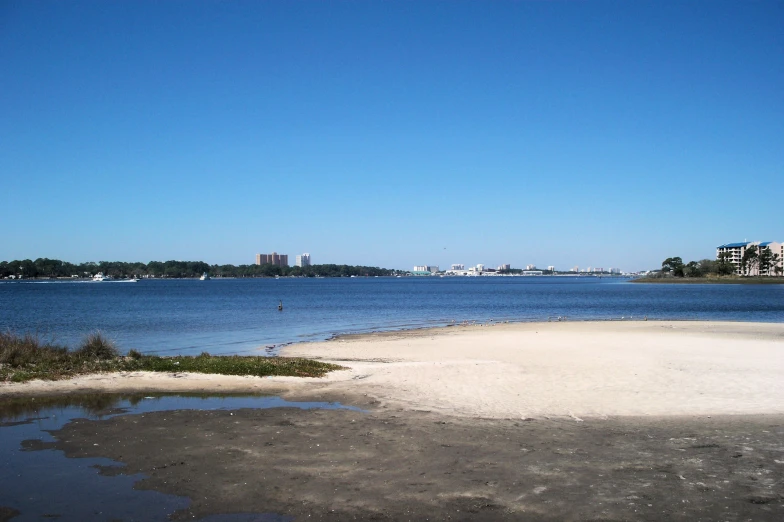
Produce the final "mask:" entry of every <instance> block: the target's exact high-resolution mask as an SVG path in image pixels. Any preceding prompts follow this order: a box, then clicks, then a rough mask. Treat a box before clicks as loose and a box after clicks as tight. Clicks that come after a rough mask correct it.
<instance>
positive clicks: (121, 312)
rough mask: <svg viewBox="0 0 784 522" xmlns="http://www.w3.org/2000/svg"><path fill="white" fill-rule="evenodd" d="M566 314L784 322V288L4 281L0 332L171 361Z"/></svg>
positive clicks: (449, 281)
mask: <svg viewBox="0 0 784 522" xmlns="http://www.w3.org/2000/svg"><path fill="white" fill-rule="evenodd" d="M279 301H283V307H284V309H283V311H282V312H279V311H278V309H277V306H278V302H279ZM558 316H565V317H568V319H569V320H589V319H590V320H616V319H621V318H626V319H629V318H630V317H634V318H640V319H642V318H643V317H644V316H647V317H648V319H650V320H656V319H675V320H687V319H690V320H726V321H759V322H784V285H695V284H683V285H672V284H667V285H648V284H634V283H629V282H628V281H626V280H623V279H615V278H601V279H600V278H589V277H586V278H577V277H574V278H571V277H531V278H523V277H495V278H383V277H381V278H323V279H322V278H319V279H315V278H314V279H293V278H281V279H214V280H211V281H198V280H144V281H140V282H138V283H126V282H104V283H93V282H24V281H23V282H4V283H0V329H3V330H6V329H10V330H13V331H16V332H33V333H37V334H39V335H40V336H41V337H42V338H44V339H47V340H50V339H53V340H55V341H57V342H60V343H64V344H68V345H75V344H77V343H78V342H79V341H80V340H81V339H82V337H83V336H84V335H85V334H86V333H87V332H90V331H94V330H101V331H102V332H104V333H106V334H107V335H109V336H110V337H111V338H113V339H114V340H115V341H116V342H117V343H118V345H119V347H120V349H121V350H128V349H130V348H135V349H137V350H139V351H142V352H148V353H162V354H166V353H169V354H170V353H184V354H193V353H199V352H201V351H205V350H206V351H209V352H210V353H213V354H221V353H255V352H257V351H258V350H259V348H262V349H263V348H264V347H268V346H273V345H279V344H282V343H290V342H296V341H309V340H319V339H325V338H328V337H330V336H332V335H334V334H340V333H350V332H367V331H374V330H388V329H398V328H413V327H422V326H429V325H443V324H447V323H449V322H451V321H456V322H461V321H480V322H481V321H487V320H490V319H492V320H496V321H507V320H508V321H539V320H545V321H546V320H547V319H548V318H551V317H558Z"/></svg>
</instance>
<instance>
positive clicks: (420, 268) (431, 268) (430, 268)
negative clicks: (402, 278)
mask: <svg viewBox="0 0 784 522" xmlns="http://www.w3.org/2000/svg"><path fill="white" fill-rule="evenodd" d="M414 272H430V273H431V274H436V273H438V265H417V266H414Z"/></svg>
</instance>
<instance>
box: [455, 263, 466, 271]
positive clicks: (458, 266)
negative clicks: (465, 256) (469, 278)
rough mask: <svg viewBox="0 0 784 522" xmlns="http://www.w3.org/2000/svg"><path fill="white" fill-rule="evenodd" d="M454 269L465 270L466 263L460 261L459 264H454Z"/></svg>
mask: <svg viewBox="0 0 784 522" xmlns="http://www.w3.org/2000/svg"><path fill="white" fill-rule="evenodd" d="M452 270H465V265H461V264H459V263H458V264H454V265H452Z"/></svg>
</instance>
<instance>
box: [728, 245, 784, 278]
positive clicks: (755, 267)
mask: <svg viewBox="0 0 784 522" xmlns="http://www.w3.org/2000/svg"><path fill="white" fill-rule="evenodd" d="M751 246H755V247H757V255H759V252H760V251H761V250H762V249H764V248H767V249H770V251H771V253H772V254H778V261H777V262H776V263H774V264H773V265H771V266H770V267H768V268H765V269H760V266H759V263H758V262H757V263H752V264H750V265H749V266H747V267H746V273H745V274H744V273H743V256H744V255H745V254H746V251H747V250H748V249H749V248H750V247H751ZM721 257H725V259H726V260H727V261H729V262H730V263H732V264H733V265H734V266H735V275H750V276H760V275H762V276H767V275H770V276H772V275H778V274H781V273H784V245H782V243H779V242H776V241H744V242H742V243H727V244H725V245H719V246H717V247H716V259H720V258H721ZM777 268H778V270H776V269H777Z"/></svg>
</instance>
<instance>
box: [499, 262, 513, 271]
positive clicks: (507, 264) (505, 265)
mask: <svg viewBox="0 0 784 522" xmlns="http://www.w3.org/2000/svg"><path fill="white" fill-rule="evenodd" d="M510 268H512V265H510V264H509V263H506V264H503V265H498V270H509V269H510Z"/></svg>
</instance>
